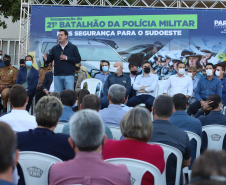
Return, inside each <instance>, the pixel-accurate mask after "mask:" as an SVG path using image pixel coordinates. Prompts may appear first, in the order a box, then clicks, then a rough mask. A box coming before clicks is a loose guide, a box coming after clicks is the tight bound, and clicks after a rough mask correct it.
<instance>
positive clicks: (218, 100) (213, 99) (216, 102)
mask: <svg viewBox="0 0 226 185" xmlns="http://www.w3.org/2000/svg"><path fill="white" fill-rule="evenodd" d="M206 101H209V102H212V103H209V106H210V107H211V108H212V109H211V110H214V109H217V108H218V107H219V105H220V103H221V97H220V96H219V95H218V94H214V95H211V96H209V97H208V98H207V100H206Z"/></svg>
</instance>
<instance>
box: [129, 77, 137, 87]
mask: <svg viewBox="0 0 226 185" xmlns="http://www.w3.org/2000/svg"><path fill="white" fill-rule="evenodd" d="M130 79H131V85H133V84H134V82H135V79H136V76H135V75H134V76H133V77H132V76H131V75H130Z"/></svg>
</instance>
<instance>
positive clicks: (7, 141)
mask: <svg viewBox="0 0 226 185" xmlns="http://www.w3.org/2000/svg"><path fill="white" fill-rule="evenodd" d="M16 147H17V139H16V135H15V133H14V132H13V130H12V129H11V127H10V126H9V125H8V124H6V123H3V122H0V151H1V152H0V174H3V173H5V172H6V171H7V170H8V169H9V168H10V167H12V168H13V167H14V165H15V161H14V160H15V155H16Z"/></svg>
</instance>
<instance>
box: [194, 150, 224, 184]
mask: <svg viewBox="0 0 226 185" xmlns="http://www.w3.org/2000/svg"><path fill="white" fill-rule="evenodd" d="M225 166H226V152H225V151H205V152H204V153H203V154H202V155H201V156H200V157H199V158H198V159H197V160H196V161H195V163H194V165H193V168H192V174H191V185H225V183H226V171H225Z"/></svg>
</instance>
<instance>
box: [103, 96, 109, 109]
mask: <svg viewBox="0 0 226 185" xmlns="http://www.w3.org/2000/svg"><path fill="white" fill-rule="evenodd" d="M108 105H109V102H108V97H107V96H103V97H102V98H101V109H104V108H107V107H108Z"/></svg>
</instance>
